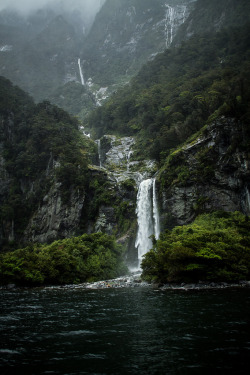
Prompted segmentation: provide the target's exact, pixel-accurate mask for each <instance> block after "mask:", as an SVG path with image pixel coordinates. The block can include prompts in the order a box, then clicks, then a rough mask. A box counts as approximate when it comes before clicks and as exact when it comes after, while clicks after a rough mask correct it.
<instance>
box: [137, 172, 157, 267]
mask: <svg viewBox="0 0 250 375" xmlns="http://www.w3.org/2000/svg"><path fill="white" fill-rule="evenodd" d="M136 213H137V222H138V232H137V238H136V242H135V247H136V248H137V249H138V263H139V266H140V263H141V261H142V257H143V255H144V254H146V253H147V252H148V251H149V250H150V249H151V248H152V240H151V238H150V236H151V235H155V238H156V239H158V238H159V234H160V221H159V213H158V206H157V199H156V186H155V179H152V178H149V179H147V180H143V181H142V182H141V183H140V186H139V191H138V195H137V208H136Z"/></svg>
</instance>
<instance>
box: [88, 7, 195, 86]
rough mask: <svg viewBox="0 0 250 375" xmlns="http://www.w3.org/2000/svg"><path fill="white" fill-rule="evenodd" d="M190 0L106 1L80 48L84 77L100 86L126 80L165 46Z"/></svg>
mask: <svg viewBox="0 0 250 375" xmlns="http://www.w3.org/2000/svg"><path fill="white" fill-rule="evenodd" d="M192 3H193V1H192V0H191V1H189V0H186V1H185V0H170V1H165V0H158V1H153V0H146V1H145V0H144V1H142V0H130V1H126V2H124V1H121V0H116V1H112V0H107V1H106V3H105V4H104V6H103V8H102V10H101V11H100V12H99V14H98V15H97V17H96V19H95V22H94V24H93V27H92V29H91V31H90V33H89V35H88V38H87V40H86V45H85V46H84V47H83V52H82V56H83V58H84V59H85V60H86V62H85V64H84V70H85V72H86V76H87V77H91V79H92V80H93V82H95V83H98V84H99V85H102V86H105V87H106V86H110V85H113V84H117V83H119V81H125V82H126V81H127V82H128V80H129V79H130V77H131V76H132V75H134V74H135V72H137V71H138V70H139V68H140V67H141V66H142V64H144V63H145V62H146V61H147V60H148V59H152V58H153V57H154V56H155V55H156V54H157V53H159V52H161V51H163V50H164V49H165V48H166V47H168V46H169V45H170V44H171V42H172V40H173V37H174V36H175V34H176V31H177V30H178V27H179V26H180V25H181V24H182V23H183V22H184V21H185V20H186V18H187V17H188V15H189V12H190V10H191V4H192Z"/></svg>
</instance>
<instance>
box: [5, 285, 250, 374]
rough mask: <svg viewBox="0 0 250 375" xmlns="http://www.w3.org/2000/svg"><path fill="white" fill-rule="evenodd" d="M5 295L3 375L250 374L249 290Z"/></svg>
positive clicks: (63, 291)
mask: <svg viewBox="0 0 250 375" xmlns="http://www.w3.org/2000/svg"><path fill="white" fill-rule="evenodd" d="M0 294H1V302H0V306H1V310H0V329H1V342H0V373H1V374H2V375H6V374H27V375H28V374H98V375H99V374H100V375H101V374H181V375H182V374H184V375H185V374H202V375H203V374H211V373H212V374H227V375H229V374H248V373H249V365H250V335H249V333H250V324H249V323H250V290H249V289H238V290H217V291H211V290H210V291H193V292H184V291H183V292H181V291H165V292H163V291H157V290H152V289H150V288H148V287H140V288H131V289H128V288H124V289H105V290H79V289H75V290H74V289H41V290H39V289H37V290H36V289H33V290H12V291H3V290H2V291H0Z"/></svg>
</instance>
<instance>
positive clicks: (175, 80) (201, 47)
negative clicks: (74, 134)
mask: <svg viewBox="0 0 250 375" xmlns="http://www.w3.org/2000/svg"><path fill="white" fill-rule="evenodd" d="M249 32H250V26H249V24H246V25H245V26H244V27H241V28H230V29H225V30H223V31H220V32H218V33H216V34H212V35H211V34H205V35H202V36H200V35H199V36H194V37H192V38H191V39H190V40H188V41H186V42H183V43H182V45H181V46H180V47H174V48H171V49H169V50H166V51H165V52H164V53H163V54H160V55H158V56H157V57H156V58H155V60H154V61H152V62H150V63H148V64H146V65H145V66H144V67H143V68H142V69H141V71H140V72H139V74H138V75H137V76H136V77H135V78H134V79H133V80H132V81H131V83H130V84H129V85H127V86H126V87H125V88H124V89H122V90H120V91H119V92H117V93H116V94H115V95H114V96H113V97H112V98H111V99H110V100H109V101H108V102H107V104H106V105H104V106H103V107H102V108H99V109H98V110H96V111H94V112H93V113H92V114H91V115H90V118H89V122H88V126H89V127H90V129H91V130H93V131H95V133H96V136H98V137H100V136H101V135H103V134H105V133H118V134H129V135H136V136H137V137H138V139H139V140H140V143H139V145H140V146H139V147H140V152H144V155H143V156H145V155H149V156H150V157H152V158H156V159H157V160H158V161H164V159H165V157H166V155H167V154H168V153H169V150H170V149H172V148H174V147H177V146H178V145H179V144H181V143H183V142H184V141H185V140H186V139H187V138H188V137H189V136H191V135H192V134H193V133H195V132H197V131H198V130H199V129H200V128H201V127H203V126H204V125H205V124H206V123H207V122H211V121H212V120H215V119H216V118H218V117H220V116H222V115H225V116H230V117H234V118H237V119H238V120H242V121H244V123H245V126H247V123H248V122H249V105H248V104H249V101H250V91H249V81H250V42H249V38H248V35H249ZM142 150H143V151H142Z"/></svg>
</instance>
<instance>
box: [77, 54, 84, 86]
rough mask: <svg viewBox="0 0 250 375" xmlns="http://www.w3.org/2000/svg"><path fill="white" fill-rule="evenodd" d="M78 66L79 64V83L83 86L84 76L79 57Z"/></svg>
mask: <svg viewBox="0 0 250 375" xmlns="http://www.w3.org/2000/svg"><path fill="white" fill-rule="evenodd" d="M78 66H79V73H80V77H81V84H82V85H83V86H84V85H85V81H84V76H83V71H82V66H81V59H78Z"/></svg>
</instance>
